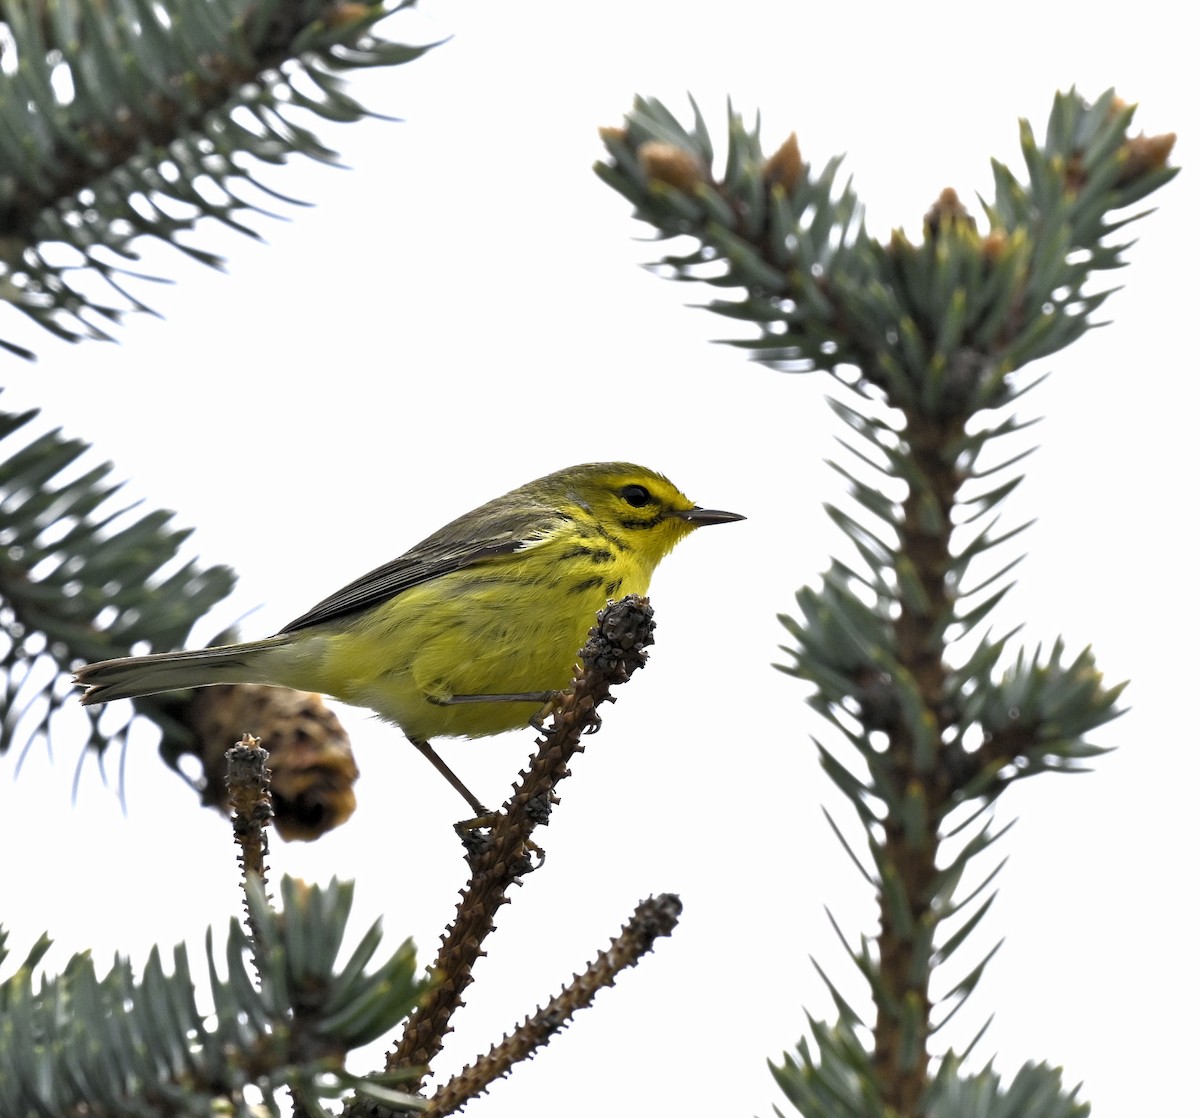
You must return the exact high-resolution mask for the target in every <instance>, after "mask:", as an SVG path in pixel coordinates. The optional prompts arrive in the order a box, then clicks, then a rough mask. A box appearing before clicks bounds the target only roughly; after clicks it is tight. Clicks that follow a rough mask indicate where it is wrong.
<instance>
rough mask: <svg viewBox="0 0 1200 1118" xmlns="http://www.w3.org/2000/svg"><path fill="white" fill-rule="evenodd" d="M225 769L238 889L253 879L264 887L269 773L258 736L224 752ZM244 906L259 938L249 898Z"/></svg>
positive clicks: (252, 931)
mask: <svg viewBox="0 0 1200 1118" xmlns="http://www.w3.org/2000/svg"><path fill="white" fill-rule="evenodd" d="M225 760H226V762H227V765H228V768H227V772H226V777H225V783H226V786H227V787H228V789H229V806H230V809H231V810H232V812H233V838H234V841H235V842H236V843H237V844H238V846H239V847H241V851H240V853H239V854H238V865H239V866H240V867H241V869H242V889H243V890H245V888H246V886H247V885H248V884H249V882H250V880H251V879H252V878H253V879H254V880H256V881H257V882H258V883H259V885H261V886H262V889H263V892H264V893H265V892H266V887H267V869H266V856H267V845H268V844H267V827H268V826H269V825H270V823H271V773H270V770H269V769H268V768H267V751H266V750H265V749H263V748H262V747H261V746H260V745H259V741H258V738H256V737H252V736H251V735H249V734H246V735H245V736H244V737H243V738H242V740H241V741H240V742H238V743H237V745H235V746H234V747H233V748H232V749H230V750H229V751H228V752H227V753H226V754H225ZM243 903H244V904H245V908H246V927H247V930H248V931H249V932H250V936H251V938H252V939H253V940H254V942H255V943H257V942H258V941H259V935H258V929H257V928H256V927H255V926H254V918H253V916H252V915H251V912H252V910H251V908H250V902H249V900H248V899H247V900H245V901H244V902H243Z"/></svg>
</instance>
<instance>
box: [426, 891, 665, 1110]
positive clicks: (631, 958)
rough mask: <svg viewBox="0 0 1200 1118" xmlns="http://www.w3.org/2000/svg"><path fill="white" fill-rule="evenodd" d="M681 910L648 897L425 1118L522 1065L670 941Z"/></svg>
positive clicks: (443, 1091) (436, 1099) (456, 1080)
mask: <svg viewBox="0 0 1200 1118" xmlns="http://www.w3.org/2000/svg"><path fill="white" fill-rule="evenodd" d="M682 911H683V904H682V902H681V901H680V899H679V898H678V897H677V896H675V895H674V894H673V893H663V894H660V895H659V896H656V897H649V898H647V899H646V900H644V901H642V902H641V903H640V904H639V905H638V906H637V908H635V909H634V910H633V915H632V917H630V920H629V922H628V923H627V924H626V925H625V926H624V927H623V928H622V929H621V932H620V935H618V936H617V937H616V938H615V939H614V940H612V943H611V945H610V946H609V947H608V949H607V950H604V951H601V952H600V953H599V954H598V955H597V956H596V958H595V959H594V960H592V962H590V963H589V964H588V965H587V968H586V969H585V970H584V972H583V974H578V975H576V976H575V978H574V980H573V981H572V982H571V983H570V984H569V985H567V986H564V987H563V989H562V992H561V993H560V994H558V995H557V996H555V997H554V998H552V999H551V1000H550V1001H549V1002H548V1003H547V1004H546V1005H545V1006H543V1007H542V1008H540V1009H538V1010H537V1011H536V1012H535V1013H533V1014H532V1015H531V1016H529V1017H526V1018H525V1021H524V1022H523V1023H522V1024H520V1025H518V1026H517V1028H516V1029H515V1030H514V1031H513V1032H511V1033H509V1034H508V1035H507V1036H505V1037H504V1039H503V1040H501V1041H500V1042H499V1043H497V1044H494V1045H493V1046H492V1047H491V1049H490V1050H489V1051H488V1052H486V1053H485V1054H484V1055H482V1056H480V1057H479V1059H478V1060H476V1061H475V1063H474V1064H472V1065H470V1066H469V1067H465V1068H463V1070H462V1071H461V1072H460V1073H459V1074H458V1075H456V1076H454V1077H453V1078H452V1079H450V1080H448V1081H447V1082H446V1083H445V1084H443V1085H442V1086H441V1087H440V1088H438V1090H437V1092H436V1093H435V1094H434V1096H433V1097H432V1098H431V1099H430V1100H429V1109H428V1110H426V1111H425V1113H426V1115H428V1116H429V1118H444V1116H445V1115H449V1114H453V1113H454V1112H455V1111H456V1110H460V1109H461V1108H462V1107H463V1106H464V1105H466V1103H467V1102H468V1101H469V1100H471V1099H473V1098H475V1097H476V1096H478V1095H482V1094H484V1093H485V1092H486V1091H487V1089H488V1086H489V1085H490V1084H491V1083H493V1082H494V1081H495V1080H497V1079H499V1078H501V1077H502V1076H505V1075H507V1074H508V1073H509V1071H510V1070H511V1069H512V1068H513V1066H514V1065H516V1064H517V1063H519V1062H520V1061H521V1060H524V1059H527V1058H528V1057H529V1056H530V1055H532V1054H533V1052H534V1050H535V1049H537V1048H540V1047H542V1046H543V1045H545V1044H547V1043H549V1041H550V1038H551V1037H552V1036H553V1035H554V1034H555V1033H556V1032H558V1031H559V1030H560V1029H561V1028H563V1026H564V1025H566V1024H567V1022H569V1021H570V1020H571V1018H572V1017H573V1016H574V1015H575V1013H576V1012H578V1011H579V1010H581V1009H586V1008H587V1007H588V1006H589V1005H591V1004H592V1002H593V1001H594V1000H595V998H596V995H597V994H598V993H599V992H600V990H601V989H602V988H603V987H605V986H612V985H614V983H615V982H616V980H617V975H618V974H619V973H620V972H621V971H623V970H625V969H626V968H628V967H631V966H635V965H636V964H637V962H638V961H639V960H640V959H641V957H642V956H643V955H645V954H646V953H647V952H649V951H650V950H651V949H652V948H653V946H654V941H655V940H656V939H658V938H659V937H660V936H667V935H670V934H671V932H672V931H674V929H675V925H676V924H678V923H679V914H680V913H681V912H682Z"/></svg>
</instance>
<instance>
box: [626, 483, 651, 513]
mask: <svg viewBox="0 0 1200 1118" xmlns="http://www.w3.org/2000/svg"><path fill="white" fill-rule="evenodd" d="M621 499H622V500H623V501H624V502H625V503H626V504H628V505H633V507H634V508H635V509H640V508H645V506H646V505H648V504H649V503H650V490H649V489H647V488H646V487H645V486H644V485H627V486H625V488H624V489H622V490H621Z"/></svg>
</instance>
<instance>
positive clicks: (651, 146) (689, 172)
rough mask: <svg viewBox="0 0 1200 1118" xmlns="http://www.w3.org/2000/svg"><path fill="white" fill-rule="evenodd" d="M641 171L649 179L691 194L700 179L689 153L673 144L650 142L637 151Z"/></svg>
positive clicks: (697, 164)
mask: <svg viewBox="0 0 1200 1118" xmlns="http://www.w3.org/2000/svg"><path fill="white" fill-rule="evenodd" d="M637 156H638V162H639V163H640V164H641V166H642V170H643V171H645V172H646V175H647V176H648V177H649V178H651V179H656V180H657V181H658V182H664V183H666V184H667V185H668V186H673V187H675V189H676V190H682V191H683V192H684V193H685V194H691V192H692V191H693V190H695V189H696V186H697V185H698V184H699V182H700V179H701V173H700V164H699V163H698V162H697V161H696V158H695V156H693V155H692V153H691V152H688V151H684V150H683V148H679V147H676V146H675V145H674V144H664V143H661V142H660V141H658V140H650V141H648V142H647V143H644V144H642V146H641V147H640V148H638V151H637Z"/></svg>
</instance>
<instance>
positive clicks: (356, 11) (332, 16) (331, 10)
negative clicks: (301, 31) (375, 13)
mask: <svg viewBox="0 0 1200 1118" xmlns="http://www.w3.org/2000/svg"><path fill="white" fill-rule="evenodd" d="M370 14H371V8H370V7H369V6H368V5H367V4H359V3H357V2H356V0H344V2H342V3H337V4H331V5H330V6H329V7H328V8H326V9H325V14H324V20H325V26H326V27H345V25H346V24H348V23H358V22H359V20H362V19H365V18H366V17H367V16H369V15H370Z"/></svg>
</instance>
